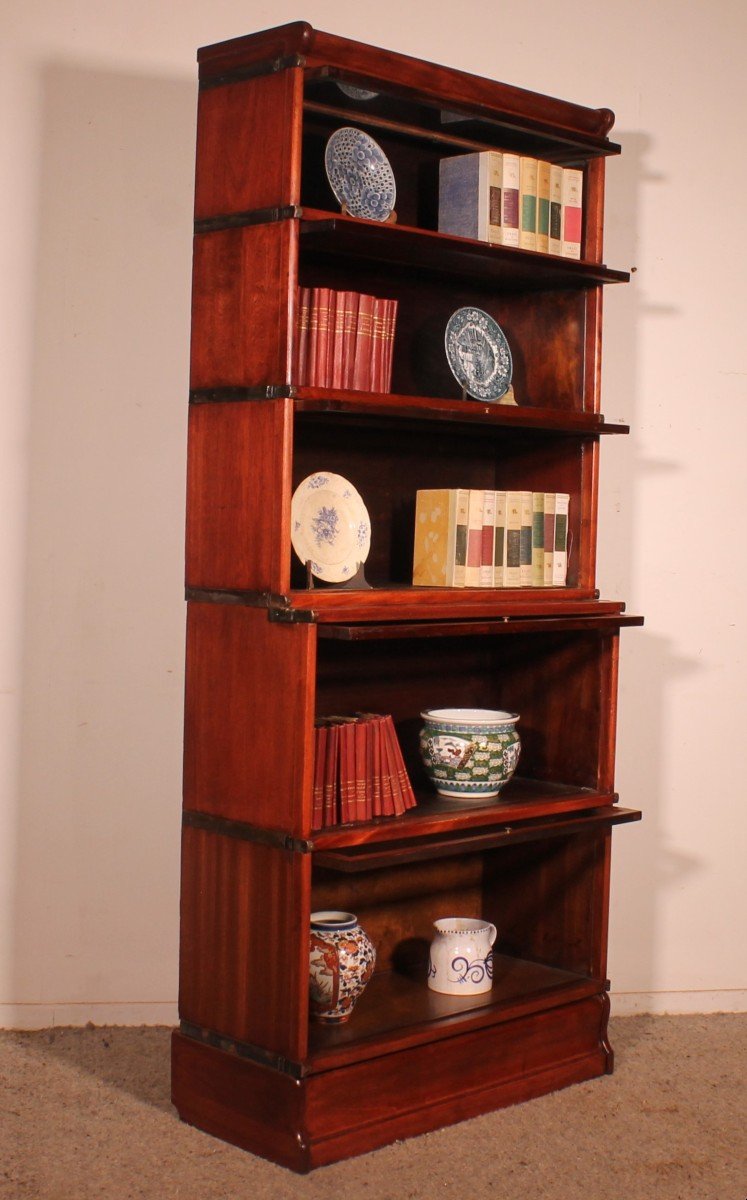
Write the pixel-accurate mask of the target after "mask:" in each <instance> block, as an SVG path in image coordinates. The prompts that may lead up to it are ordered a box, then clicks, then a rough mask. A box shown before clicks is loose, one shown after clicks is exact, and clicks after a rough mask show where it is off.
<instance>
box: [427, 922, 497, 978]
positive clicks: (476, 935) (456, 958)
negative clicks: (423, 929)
mask: <svg viewBox="0 0 747 1200" xmlns="http://www.w3.org/2000/svg"><path fill="white" fill-rule="evenodd" d="M433 928H434V929H435V931H436V936H435V938H434V939H433V941H432V942H431V954H430V959H429V961H428V987H429V988H431V990H432V991H434V992H444V993H445V994H446V995H448V996H476V995H479V993H480V992H489V991H490V989H491V987H492V986H493V942H494V941H495V939H496V937H497V933H498V931H497V930H496V927H495V925H491V923H490V921H481V920H476V919H474V918H472V917H443V918H442V919H441V920H440V921H434V922H433Z"/></svg>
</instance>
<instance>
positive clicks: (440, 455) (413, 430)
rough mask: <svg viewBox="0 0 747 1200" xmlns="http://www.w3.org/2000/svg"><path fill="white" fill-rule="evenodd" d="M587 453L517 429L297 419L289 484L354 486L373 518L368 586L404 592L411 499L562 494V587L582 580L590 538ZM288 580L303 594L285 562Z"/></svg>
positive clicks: (574, 444) (299, 578)
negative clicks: (469, 493)
mask: <svg viewBox="0 0 747 1200" xmlns="http://www.w3.org/2000/svg"><path fill="white" fill-rule="evenodd" d="M588 450H589V448H588V447H586V448H585V447H584V444H583V443H581V442H579V441H578V440H577V439H576V438H567V437H557V436H550V435H539V436H538V435H535V434H530V435H527V434H525V433H523V432H522V431H519V430H510V431H509V430H497V431H489V430H479V429H478V430H475V429H473V428H471V427H459V428H457V427H453V426H451V427H448V426H447V427H444V426H438V427H436V428H432V427H424V426H423V424H422V423H420V424H417V425H416V426H415V427H412V426H410V427H408V426H406V425H404V423H402V422H400V423H399V424H397V425H396V426H394V425H391V424H390V423H388V422H384V423H381V424H377V422H376V421H366V420H351V421H349V422H347V423H344V422H341V421H337V422H328V421H324V420H320V419H317V418H314V417H311V418H309V419H302V418H299V417H298V416H297V417H296V424H295V442H294V454H293V486H294V488H295V487H296V486H298V484H299V483H300V482H301V480H302V479H305V478H306V476H307V475H310V474H311V473H312V472H314V471H319V470H324V471H334V472H335V473H337V474H340V475H343V476H344V477H345V478H346V479H349V480H350V481H351V483H353V484H354V485H355V487H356V488H357V490H358V491H359V493H360V495H361V496H362V498H363V501H364V503H365V505H366V507H367V509H368V512H369V515H370V517H371V550H370V554H369V558H368V561H367V563H366V576H367V579H368V581H369V582H370V583H372V584H374V585H379V586H381V585H383V584H385V583H387V582H395V583H402V584H409V583H411V581H412V553H413V538H414V529H415V496H416V492H417V491H418V489H424V488H434V487H437V488H457V487H459V488H481V489H487V488H490V489H493V488H498V489H504V490H508V489H515V490H525V491H538V492H539V491H543V492H553V491H554V492H567V493H568V494H569V495H570V498H571V499H570V513H569V531H570V534H571V543H570V544H571V553H570V555H569V569H568V584H569V586H577V585H578V582H579V580H582V581H583V582H586V580H587V574H588V572H587V571H586V567H587V565H588V559H589V550H590V547H589V542H588V538H589V537H590V530H589V528H588V527H583V526H582V523H581V497H582V494H583V491H584V488H585V486H586V482H585V481H586V477H587V475H588V470H589V466H588V461H587V460H588ZM293 560H294V561H293V562H292V570H291V580H292V582H293V583H294V585H295V586H303V582H304V577H303V573H302V571H301V567H300V563H297V562H296V561H295V556H293Z"/></svg>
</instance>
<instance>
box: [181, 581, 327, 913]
mask: <svg viewBox="0 0 747 1200" xmlns="http://www.w3.org/2000/svg"><path fill="white" fill-rule="evenodd" d="M315 642H316V630H315V628H314V626H313V625H282V624H273V623H272V622H270V621H269V620H268V617H267V612H266V610H265V609H262V608H245V607H243V606H240V605H237V606H234V605H224V604H202V603H191V604H190V605H189V606H188V614H187V668H186V714H185V732H184V746H185V748H184V807H185V809H192V810H195V811H199V812H203V813H211V814H213V815H214V816H221V817H228V818H230V819H232V820H236V821H244V822H247V823H249V824H251V825H259V826H261V827H263V828H269V829H281V830H284V831H286V832H288V833H293V834H295V835H297V836H299V837H303V836H306V835H307V834H308V831H309V829H310V825H311V772H312V758H313V750H312V736H311V735H312V722H313V711H314V700H313V696H314V692H313V674H312V672H313V654H314V645H315ZM269 899H270V897H269V896H268V902H269Z"/></svg>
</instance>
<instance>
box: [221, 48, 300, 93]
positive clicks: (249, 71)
mask: <svg viewBox="0 0 747 1200" xmlns="http://www.w3.org/2000/svg"><path fill="white" fill-rule="evenodd" d="M305 66H306V59H305V58H304V56H303V55H302V54H288V55H286V56H285V57H280V58H269V59H264V60H263V61H262V62H256V63H250V64H249V66H247V67H236V68H235V69H234V70H233V71H226V72H225V73H224V74H223V75H215V76H213V77H211V78H209V79H201V80H200V91H203V92H204V91H207V89H208V88H215V87H225V86H226V85H227V84H229V83H243V82H244V80H245V79H256V78H257V76H258V75H275V74H277V72H278V71H287V70H288V69H289V68H290V67H305Z"/></svg>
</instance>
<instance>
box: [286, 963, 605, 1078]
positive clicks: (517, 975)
mask: <svg viewBox="0 0 747 1200" xmlns="http://www.w3.org/2000/svg"><path fill="white" fill-rule="evenodd" d="M603 989H604V984H603V982H601V981H599V980H594V979H589V978H587V977H585V976H583V975H580V974H577V973H575V972H572V971H563V970H560V969H559V968H557V967H550V966H546V965H544V964H543V963H538V962H530V961H527V960H525V959H519V958H514V957H512V956H510V955H505V954H497V953H494V955H493V987H492V989H491V991H490V992H484V993H483V994H482V995H478V996H471V997H460V996H444V995H441V994H440V993H438V992H433V991H431V990H430V989H429V988H428V986H427V984H426V981H425V976H423V978H422V979H417V980H415V979H413V978H411V977H408V976H406V975H403V974H400V973H398V972H396V971H383V972H380V973H378V974H376V975H374V977H373V978H372V979H371V981H370V983H369V984H368V987H367V988H366V991H365V992H364V994H363V996H362V997H361V999H360V1000H359V1001H358V1004H357V1006H356V1008H355V1011H354V1012H353V1015H352V1017H351V1018H350V1020H349V1021H348V1022H346V1023H344V1024H343V1025H334V1026H332V1025H321V1024H312V1025H311V1026H310V1029H309V1057H308V1070H309V1073H313V1072H315V1071H322V1070H328V1069H330V1068H332V1067H336V1066H341V1065H342V1064H343V1063H350V1062H356V1061H360V1060H362V1059H366V1058H373V1057H376V1056H378V1055H381V1054H389V1053H391V1052H392V1051H395V1050H398V1049H401V1048H403V1047H404V1046H416V1045H419V1044H422V1043H423V1042H431V1041H436V1040H439V1039H441V1038H445V1037H454V1036H455V1035H457V1034H462V1033H467V1032H470V1031H471V1030H476V1029H480V1028H485V1027H486V1026H490V1025H496V1024H500V1023H502V1022H504V1021H509V1020H512V1019H514V1018H516V1017H521V1016H526V1015H528V1014H530V1013H534V1012H539V1011H543V1010H546V1009H550V1008H556V1007H559V1006H560V1005H562V1004H567V1003H569V1002H571V1001H573V1000H579V999H582V998H584V997H587V996H593V995H596V994H599V993H600V992H601V991H603Z"/></svg>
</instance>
